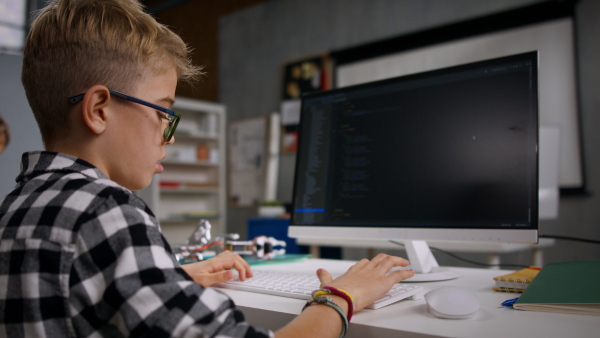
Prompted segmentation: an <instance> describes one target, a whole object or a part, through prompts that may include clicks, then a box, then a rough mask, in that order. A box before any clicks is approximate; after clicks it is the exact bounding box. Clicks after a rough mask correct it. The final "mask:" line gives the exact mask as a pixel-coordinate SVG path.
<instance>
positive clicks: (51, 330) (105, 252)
mask: <svg viewBox="0 0 600 338" xmlns="http://www.w3.org/2000/svg"><path fill="white" fill-rule="evenodd" d="M21 165H22V170H21V173H20V175H19V176H18V177H17V186H16V188H15V189H14V190H13V191H12V192H11V193H10V194H9V195H7V196H6V198H5V199H4V200H3V201H2V202H1V204H0V337H74V336H78V337H102V336H104V337H121V336H126V337H128V336H144V335H145V336H148V337H170V336H186V337H194V336H202V337H212V336H224V337H228V336H232V337H254V336H258V337H265V336H273V334H272V332H267V331H264V330H261V329H259V328H254V327H251V326H249V325H248V324H247V323H245V322H244V321H243V316H242V314H241V313H240V312H239V311H237V310H236V309H235V307H234V304H233V302H232V301H231V300H230V299H229V298H228V297H227V296H226V295H224V294H223V293H221V292H219V291H217V290H214V289H212V288H203V287H201V286H200V285H198V284H196V283H194V282H193V281H192V279H191V278H190V277H189V276H188V275H187V274H186V273H185V272H184V271H183V270H182V269H181V267H180V266H179V264H178V263H177V261H176V260H175V259H174V256H173V255H172V252H171V248H170V246H169V244H168V243H167V242H166V240H165V238H164V237H163V236H162V234H161V231H160V228H159V226H158V223H157V221H156V218H155V217H154V215H153V213H152V212H151V211H150V210H149V209H148V207H147V206H146V204H145V203H144V202H143V201H142V200H141V199H139V198H138V197H137V196H135V195H134V194H132V193H131V192H130V191H129V190H127V189H125V188H123V187H121V186H119V185H118V184H117V183H115V182H113V181H111V180H109V179H108V178H107V177H106V176H105V175H104V174H103V173H102V172H101V171H100V170H98V169H97V168H95V167H93V166H92V165H91V164H89V163H87V162H85V161H83V160H81V159H77V158H75V157H72V156H69V155H65V154H57V153H50V152H32V153H25V154H24V155H23V158H22V163H21Z"/></svg>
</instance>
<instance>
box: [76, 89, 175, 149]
mask: <svg viewBox="0 0 600 338" xmlns="http://www.w3.org/2000/svg"><path fill="white" fill-rule="evenodd" d="M108 92H109V93H111V94H112V95H114V96H116V97H118V98H121V99H123V100H127V101H131V102H135V103H138V104H141V105H144V106H146V107H150V108H153V109H156V110H158V111H161V112H163V113H167V114H169V116H167V117H166V119H167V120H168V121H169V126H168V127H167V129H165V131H164V132H163V137H164V138H165V141H166V142H169V141H171V138H173V134H175V129H177V125H178V124H179V120H180V119H181V114H180V113H176V112H174V111H172V110H170V109H167V108H164V107H161V106H157V105H155V104H154V103H150V102H148V101H144V100H140V99H138V98H137V97H133V96H130V95H127V94H123V93H121V92H118V91H116V90H113V89H109V90H108ZM84 95H85V93H83V94H79V95H75V96H72V97H70V98H69V103H71V104H76V103H78V102H79V101H81V100H83V96H84Z"/></svg>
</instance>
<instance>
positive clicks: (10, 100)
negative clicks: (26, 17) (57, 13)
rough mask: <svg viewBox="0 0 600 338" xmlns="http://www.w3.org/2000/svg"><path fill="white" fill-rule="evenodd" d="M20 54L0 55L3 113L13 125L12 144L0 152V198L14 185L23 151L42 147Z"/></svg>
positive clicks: (0, 102) (0, 104) (1, 113)
mask: <svg viewBox="0 0 600 338" xmlns="http://www.w3.org/2000/svg"><path fill="white" fill-rule="evenodd" d="M22 59H23V58H22V56H21V55H6V54H0V115H2V117H3V118H4V120H5V121H6V122H7V123H8V126H9V128H10V143H9V145H8V147H7V148H6V149H5V150H4V152H3V153H2V154H0V198H2V197H4V195H6V194H7V193H8V192H9V191H10V190H11V189H12V188H13V187H14V186H15V177H17V175H18V173H19V166H20V165H19V164H20V162H21V154H22V153H23V152H25V151H29V150H41V149H42V138H41V136H40V132H39V129H38V127H37V124H36V122H35V118H34V117H33V113H31V109H29V104H28V103H27V98H26V97H25V91H24V90H23V86H22V85H21V63H22Z"/></svg>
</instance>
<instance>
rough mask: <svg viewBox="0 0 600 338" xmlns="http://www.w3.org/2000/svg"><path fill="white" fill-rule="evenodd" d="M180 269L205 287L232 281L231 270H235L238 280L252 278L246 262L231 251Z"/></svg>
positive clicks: (233, 274)
mask: <svg viewBox="0 0 600 338" xmlns="http://www.w3.org/2000/svg"><path fill="white" fill-rule="evenodd" d="M181 268H183V270H185V272H186V273H187V274H188V275H190V277H192V278H193V279H194V281H195V282H196V283H198V284H200V285H202V286H205V287H206V286H211V285H213V284H215V283H220V282H226V281H228V280H232V279H233V277H235V272H234V271H233V270H231V268H235V269H236V270H237V271H238V274H239V276H240V280H245V279H246V277H252V271H251V270H250V265H248V262H246V261H245V260H244V259H243V258H242V257H241V256H240V255H238V254H236V253H232V252H231V251H223V252H221V253H220V254H218V255H217V256H215V257H213V258H209V259H207V260H205V261H201V262H197V263H191V264H185V265H182V266H181Z"/></svg>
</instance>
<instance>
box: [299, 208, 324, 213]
mask: <svg viewBox="0 0 600 338" xmlns="http://www.w3.org/2000/svg"><path fill="white" fill-rule="evenodd" d="M296 212H319V213H323V212H325V209H314V208H313V209H311V208H302V209H296Z"/></svg>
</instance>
